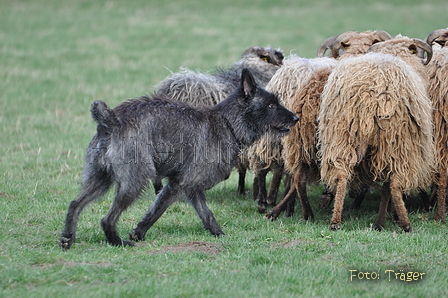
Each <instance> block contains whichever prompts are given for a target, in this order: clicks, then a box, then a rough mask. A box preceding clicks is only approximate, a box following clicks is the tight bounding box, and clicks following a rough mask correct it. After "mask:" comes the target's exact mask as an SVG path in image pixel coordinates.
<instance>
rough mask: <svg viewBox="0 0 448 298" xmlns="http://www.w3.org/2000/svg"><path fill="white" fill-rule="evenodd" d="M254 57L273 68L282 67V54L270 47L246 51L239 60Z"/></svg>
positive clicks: (256, 47) (253, 48) (252, 48)
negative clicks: (271, 65) (273, 66)
mask: <svg viewBox="0 0 448 298" xmlns="http://www.w3.org/2000/svg"><path fill="white" fill-rule="evenodd" d="M256 57H257V58H260V59H261V60H263V61H265V62H267V63H269V64H273V65H275V66H280V65H282V64H283V58H284V57H283V53H282V52H281V51H280V50H276V49H273V48H271V47H266V48H264V47H258V46H255V47H250V48H248V49H246V50H245V51H244V52H243V54H242V55H241V59H247V58H256Z"/></svg>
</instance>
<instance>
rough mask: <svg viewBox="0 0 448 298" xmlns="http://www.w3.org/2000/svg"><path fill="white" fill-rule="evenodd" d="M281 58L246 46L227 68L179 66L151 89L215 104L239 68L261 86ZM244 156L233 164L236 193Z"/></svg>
mask: <svg viewBox="0 0 448 298" xmlns="http://www.w3.org/2000/svg"><path fill="white" fill-rule="evenodd" d="M283 58H284V56H283V53H282V51H281V50H279V49H273V48H271V47H259V46H254V47H250V48H247V49H246V50H245V51H244V52H243V54H242V55H241V59H240V60H239V61H238V62H236V63H234V64H233V65H232V66H231V67H229V68H228V69H222V68H218V69H217V71H216V72H214V73H202V72H194V71H192V70H189V69H186V68H182V69H181V71H180V72H178V73H173V74H171V75H170V76H169V77H167V78H166V79H165V80H163V81H162V82H160V83H159V84H158V85H157V86H156V88H155V89H156V93H157V94H162V95H166V96H168V97H170V98H173V99H175V100H179V101H183V102H187V103H189V104H192V105H194V106H199V105H210V106H212V105H216V104H218V103H219V102H221V101H222V100H224V99H225V98H226V97H228V96H229V95H230V94H231V93H232V92H233V91H234V90H235V89H236V88H237V87H238V86H239V84H240V77H241V72H242V69H243V68H247V69H249V70H250V71H251V73H252V74H253V75H254V77H255V80H256V82H257V84H258V85H259V86H260V87H262V88H264V87H265V86H266V84H267V83H268V81H269V80H270V78H271V77H272V76H273V75H274V73H275V72H276V71H277V69H279V68H280V66H281V65H282V63H283ZM246 155H247V154H246V153H245V152H244V150H243V151H242V152H241V154H240V156H239V159H238V162H237V164H236V168H237V170H238V173H239V180H238V193H240V194H244V191H245V187H244V183H245V176H246V171H247V168H248V167H249V161H248V159H247V158H245V156H246ZM155 188H156V191H157V190H158V189H161V184H160V183H156V184H155Z"/></svg>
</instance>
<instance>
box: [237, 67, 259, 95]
mask: <svg viewBox="0 0 448 298" xmlns="http://www.w3.org/2000/svg"><path fill="white" fill-rule="evenodd" d="M241 89H242V91H243V93H244V97H245V98H247V99H252V98H254V97H255V93H256V92H257V83H256V82H255V79H254V76H253V75H252V73H251V72H250V70H249V69H247V68H244V69H243V72H242V73H241Z"/></svg>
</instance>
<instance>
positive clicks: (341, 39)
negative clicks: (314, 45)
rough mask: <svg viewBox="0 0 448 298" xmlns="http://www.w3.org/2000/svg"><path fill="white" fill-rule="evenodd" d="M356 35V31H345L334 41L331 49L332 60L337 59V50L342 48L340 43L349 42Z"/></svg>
mask: <svg viewBox="0 0 448 298" xmlns="http://www.w3.org/2000/svg"><path fill="white" fill-rule="evenodd" d="M356 34H359V32H358V31H347V32H344V33H342V34H341V35H339V36H338V37H337V38H336V39H335V41H334V44H333V47H332V49H331V53H332V55H333V58H338V57H339V50H340V49H341V47H342V43H343V42H347V41H349V40H350V38H351V37H352V36H354V35H356Z"/></svg>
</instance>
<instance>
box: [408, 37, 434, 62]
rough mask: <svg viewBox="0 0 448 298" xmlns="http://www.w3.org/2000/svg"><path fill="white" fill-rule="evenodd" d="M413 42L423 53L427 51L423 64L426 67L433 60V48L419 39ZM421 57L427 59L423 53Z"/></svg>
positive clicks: (414, 39)
mask: <svg viewBox="0 0 448 298" xmlns="http://www.w3.org/2000/svg"><path fill="white" fill-rule="evenodd" d="M412 40H413V41H414V42H415V44H416V45H417V47H419V48H420V49H422V50H423V51H425V52H426V53H427V56H426V60H425V62H423V64H424V65H426V64H428V63H429V61H431V58H432V47H431V46H430V45H429V44H427V43H426V42H424V41H423V40H421V39H419V38H413V39H412ZM419 56H421V57H420V58H425V57H424V54H423V53H422V54H421V55H419Z"/></svg>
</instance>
